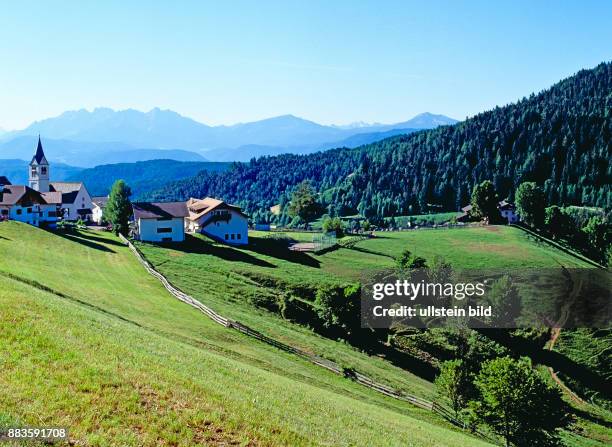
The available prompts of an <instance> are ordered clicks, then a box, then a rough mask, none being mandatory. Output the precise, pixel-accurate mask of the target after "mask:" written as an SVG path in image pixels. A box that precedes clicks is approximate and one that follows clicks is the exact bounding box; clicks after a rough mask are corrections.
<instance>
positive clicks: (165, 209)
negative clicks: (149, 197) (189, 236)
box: [132, 202, 187, 242]
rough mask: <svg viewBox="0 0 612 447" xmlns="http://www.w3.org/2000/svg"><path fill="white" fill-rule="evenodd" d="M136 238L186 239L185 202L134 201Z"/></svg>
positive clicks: (155, 239)
mask: <svg viewBox="0 0 612 447" xmlns="http://www.w3.org/2000/svg"><path fill="white" fill-rule="evenodd" d="M132 209H133V211H134V231H133V233H134V239H138V240H141V241H149V242H182V241H184V240H185V217H187V207H186V205H185V202H166V203H150V202H136V203H132Z"/></svg>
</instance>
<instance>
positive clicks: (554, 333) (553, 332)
mask: <svg viewBox="0 0 612 447" xmlns="http://www.w3.org/2000/svg"><path fill="white" fill-rule="evenodd" d="M559 335H561V328H558V327H554V328H552V330H551V332H550V340H549V341H548V350H549V351H552V350H553V348H554V347H555V343H556V342H557V339H558V338H559ZM548 371H549V372H550V375H551V377H552V378H553V380H554V381H555V383H556V384H557V385H559V387H560V388H561V389H562V390H563V392H564V393H566V394H567V395H568V396H569V397H570V398H571V399H572V400H573V401H574V402H576V403H578V404H582V405H587V402H585V401H584V400H582V399H581V398H580V397H579V396H578V395H577V394H576V393H574V392H573V391H572V390H570V389H569V388H568V386H567V385H566V384H564V383H563V381H562V380H561V379H560V378H559V376H557V373H556V372H555V370H554V369H552V367H550V366H549V367H548Z"/></svg>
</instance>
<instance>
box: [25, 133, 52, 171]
mask: <svg viewBox="0 0 612 447" xmlns="http://www.w3.org/2000/svg"><path fill="white" fill-rule="evenodd" d="M34 162H36V164H39V165H40V164H49V162H48V161H47V158H46V157H45V152H44V151H43V147H42V143H41V142H40V135H39V136H38V146H37V147H36V153H35V154H34V157H32V161H31V162H30V164H34Z"/></svg>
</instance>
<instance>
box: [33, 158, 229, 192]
mask: <svg viewBox="0 0 612 447" xmlns="http://www.w3.org/2000/svg"><path fill="white" fill-rule="evenodd" d="M230 166H231V163H221V162H219V163H217V162H207V161H176V160H148V161H138V162H136V163H115V164H109V165H101V166H96V167H95V168H91V169H84V170H80V171H79V172H76V173H75V174H72V175H71V176H68V179H69V180H73V181H83V182H85V185H87V189H88V191H89V192H90V194H92V195H94V196H105V195H107V194H108V193H109V192H110V189H111V186H112V184H113V183H114V182H115V180H117V179H123V180H125V181H126V182H127V183H128V185H130V187H131V188H132V193H133V197H134V198H138V197H139V196H140V195H141V194H146V193H147V192H148V191H151V190H153V189H156V188H158V187H159V186H160V185H163V184H165V183H167V182H170V181H173V180H179V179H184V178H186V177H191V176H193V175H196V174H197V173H199V172H200V171H204V170H206V171H211V172H219V171H225V170H227V169H229V168H230ZM24 172H26V170H25V169H24Z"/></svg>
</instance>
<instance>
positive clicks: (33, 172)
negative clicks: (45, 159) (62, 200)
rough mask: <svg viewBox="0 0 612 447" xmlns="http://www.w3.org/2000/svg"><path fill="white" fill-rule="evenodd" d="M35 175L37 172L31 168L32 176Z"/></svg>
mask: <svg viewBox="0 0 612 447" xmlns="http://www.w3.org/2000/svg"><path fill="white" fill-rule="evenodd" d="M36 174H37V172H36V168H34V167H33V168H32V175H36Z"/></svg>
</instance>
